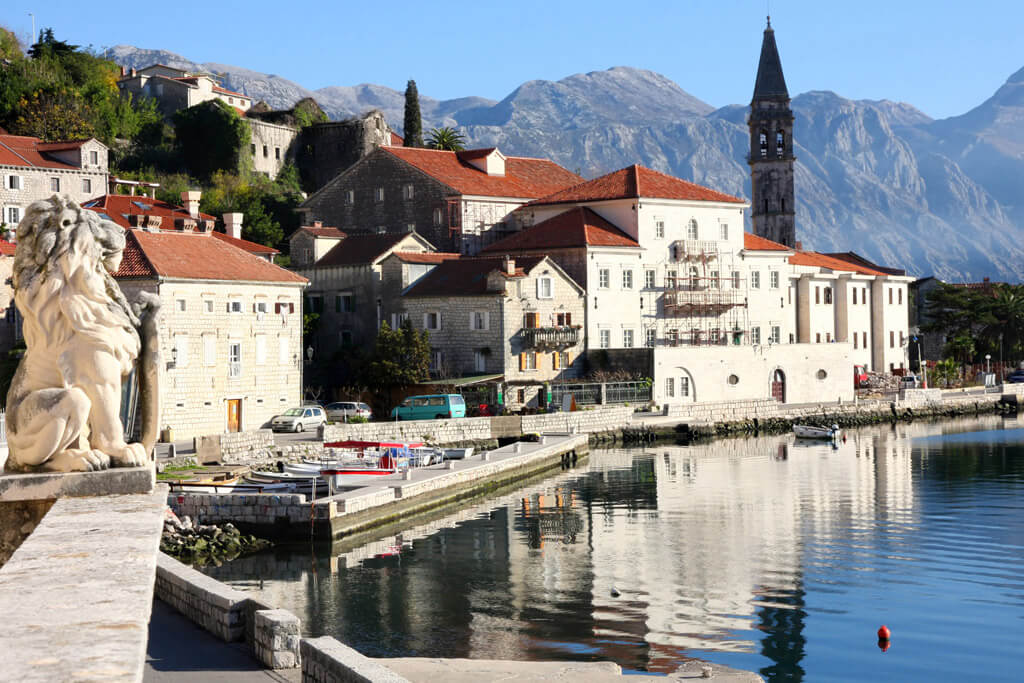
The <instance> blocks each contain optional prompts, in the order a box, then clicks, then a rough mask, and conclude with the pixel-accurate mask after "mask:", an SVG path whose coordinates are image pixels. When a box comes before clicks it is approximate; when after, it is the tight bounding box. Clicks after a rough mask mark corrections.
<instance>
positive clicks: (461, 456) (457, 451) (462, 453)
mask: <svg viewBox="0 0 1024 683" xmlns="http://www.w3.org/2000/svg"><path fill="white" fill-rule="evenodd" d="M471 455H473V447H472V446H470V447H469V448H446V449H444V459H445V460H465V459H466V458H468V457H469V456H471Z"/></svg>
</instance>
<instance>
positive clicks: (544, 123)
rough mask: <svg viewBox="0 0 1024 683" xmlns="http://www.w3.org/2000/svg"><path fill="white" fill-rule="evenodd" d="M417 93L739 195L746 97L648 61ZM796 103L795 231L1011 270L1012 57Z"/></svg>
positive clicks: (282, 94)
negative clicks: (484, 92) (659, 69)
mask: <svg viewBox="0 0 1024 683" xmlns="http://www.w3.org/2000/svg"><path fill="white" fill-rule="evenodd" d="M107 56H108V57H109V58H111V59H114V60H115V61H117V62H118V63H121V64H124V65H127V66H135V67H141V66H146V65H148V64H152V63H153V62H161V63H164V64H169V65H172V66H179V67H181V68H186V69H192V70H206V71H211V72H213V73H216V74H218V75H219V76H220V77H221V78H222V79H223V81H224V84H225V85H226V86H227V87H229V88H233V89H237V90H240V91H242V92H245V93H246V94H248V95H250V96H252V97H254V98H256V99H263V100H265V101H267V103H268V104H270V105H271V106H273V107H288V106H291V104H292V103H294V102H295V101H296V100H298V99H300V98H302V97H307V96H312V97H314V98H316V100H317V101H318V102H320V104H321V106H322V107H323V108H324V109H325V110H326V111H327V112H328V114H329V115H330V116H331V117H332V118H335V119H338V118H344V117H347V116H352V115H355V114H360V113H363V112H365V111H366V110H368V109H370V108H378V109H381V110H382V111H383V112H384V113H385V115H386V116H387V118H388V120H389V121H390V122H391V123H392V125H393V126H395V127H396V129H397V128H398V127H400V125H401V121H402V107H403V105H404V98H403V95H402V93H401V92H398V91H396V90H392V89H390V88H385V87H383V86H377V85H368V84H364V85H358V86H351V87H337V86H332V87H328V88H322V89H320V90H317V91H310V90H308V89H306V88H303V87H302V86H300V85H298V84H296V83H294V82H292V81H289V80H287V79H284V78H281V77H280V76H275V75H266V74H260V73H255V72H252V71H248V70H245V69H241V68H238V67H233V66H228V65H221V64H195V63H193V62H190V61H188V60H186V59H184V58H182V57H180V56H178V55H175V54H173V53H169V52H166V51H162V50H141V49H138V48H133V47H130V46H117V47H115V48H112V49H110V50H109V51H108V52H107ZM751 81H753V73H752V74H751ZM420 106H421V110H422V113H423V119H424V128H425V129H429V128H430V127H432V126H435V125H450V126H459V127H461V128H462V129H463V130H464V131H465V133H466V134H467V136H468V138H469V140H470V142H471V143H472V144H473V145H475V146H489V145H497V146H499V147H500V148H501V149H502V150H503V151H505V152H506V153H510V154H518V155H526V156H540V157H548V158H551V159H554V160H556V161H558V162H559V163H561V164H562V165H564V166H566V167H567V168H570V169H572V170H576V171H578V172H580V173H582V174H583V175H585V176H587V177H592V176H596V175H598V174H601V173H604V172H607V171H611V170H615V169H617V168H621V167H623V166H626V165H628V164H631V163H641V164H644V165H646V166H649V167H651V168H655V169H658V170H661V171H665V172H667V173H672V174H674V175H677V176H679V177H682V178H686V179H689V180H693V181H695V182H698V183H701V184H704V185H709V186H711V187H714V188H716V189H719V190H722V191H725V192H730V193H733V194H737V195H740V196H744V197H749V196H750V179H749V168H748V167H747V164H746V154H747V152H748V149H747V129H746V124H745V123H744V120H745V116H746V112H747V107H746V106H742V105H730V106H727V107H723V108H721V109H717V110H715V109H713V108H712V107H710V106H709V105H707V104H706V103H704V102H701V101H700V100H699V99H697V98H695V97H693V96H692V95H690V94H689V93H687V92H685V91H684V90H682V89H681V88H680V87H679V86H678V85H676V84H675V83H673V82H672V81H670V80H669V79H667V78H665V77H664V76H661V75H659V74H656V73H653V72H650V71H643V70H639V69H632V68H628V67H616V68H613V69H609V70H607V71H600V72H593V73H589V74H577V75H574V76H570V77H568V78H564V79H562V80H560V81H557V82H551V81H529V82H527V83H524V84H523V85H521V86H520V87H519V88H517V89H516V90H515V91H514V92H512V93H511V94H509V95H508V97H506V98H505V99H503V100H502V101H500V102H494V101H492V100H487V99H484V98H476V97H467V98H461V99H457V100H446V101H438V100H435V99H431V98H429V97H423V96H421V105H420ZM793 110H794V113H795V116H796V130H795V140H796V144H797V158H798V161H797V178H796V181H797V185H796V191H797V212H798V213H797V235H798V238H799V239H801V240H802V241H803V243H804V246H805V247H807V248H813V249H818V250H821V251H847V250H853V251H857V252H858V253H861V254H862V255H864V256H866V257H867V258H869V259H872V260H877V261H879V262H882V263H885V264H891V265H898V266H900V267H906V268H907V269H908V271H909V272H910V273H911V274H914V275H932V274H934V275H937V276H939V277H942V278H944V279H947V280H952V281H962V280H976V279H980V278H981V277H991V278H993V279H1005V280H1012V281H1020V280H1022V279H1024V70H1022V71H1020V72H1018V73H1017V74H1014V75H1013V76H1011V77H1010V79H1009V80H1008V81H1007V82H1006V84H1005V85H1004V86H1003V87H1002V88H1000V89H999V90H998V91H997V92H996V93H995V94H994V95H993V96H992V98H990V99H989V100H987V101H986V102H984V103H982V104H981V105H980V106H978V107H977V108H975V109H973V110H971V111H969V112H967V113H966V114H964V115H963V116H959V117H955V118H950V119H945V120H941V121H933V120H931V119H930V118H928V117H927V116H926V115H925V114H923V113H922V112H920V111H918V110H917V109H915V108H914V107H912V106H910V105H908V104H904V103H899V102H890V101H887V100H883V101H871V100H857V101H854V100H848V99H845V98H843V97H840V96H839V95H837V94H835V93H832V92H809V93H804V94H802V95H799V96H798V97H796V98H795V99H794V101H793Z"/></svg>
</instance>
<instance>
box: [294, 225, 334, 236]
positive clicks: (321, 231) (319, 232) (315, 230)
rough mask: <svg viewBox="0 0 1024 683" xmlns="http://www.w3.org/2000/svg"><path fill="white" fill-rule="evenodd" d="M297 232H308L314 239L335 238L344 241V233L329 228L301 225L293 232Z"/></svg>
mask: <svg viewBox="0 0 1024 683" xmlns="http://www.w3.org/2000/svg"><path fill="white" fill-rule="evenodd" d="M299 231H302V232H308V233H309V234H311V235H313V236H315V237H337V238H339V239H344V237H345V233H343V232H342V231H341V230H338V229H337V228H330V227H327V226H322V227H317V226H315V225H303V226H302V227H301V228H299V229H298V230H296V231H295V232H299ZM292 234H294V233H292Z"/></svg>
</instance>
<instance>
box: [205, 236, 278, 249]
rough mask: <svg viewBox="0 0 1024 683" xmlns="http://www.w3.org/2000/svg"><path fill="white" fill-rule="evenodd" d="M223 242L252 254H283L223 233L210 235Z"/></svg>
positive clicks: (263, 245)
mask: <svg viewBox="0 0 1024 683" xmlns="http://www.w3.org/2000/svg"><path fill="white" fill-rule="evenodd" d="M210 234H212V235H213V236H214V237H216V238H217V239H219V240H220V241H222V242H227V243H228V244H230V245H232V246H235V247H238V248H239V249H245V250H246V251H247V252H249V253H250V254H280V253H281V252H280V251H278V250H277V249H274V248H273V247H268V246H266V245H265V244H259V243H258V242H250V241H249V240H243V239H239V238H237V237H232V236H231V235H228V234H225V233H223V232H213V233H210Z"/></svg>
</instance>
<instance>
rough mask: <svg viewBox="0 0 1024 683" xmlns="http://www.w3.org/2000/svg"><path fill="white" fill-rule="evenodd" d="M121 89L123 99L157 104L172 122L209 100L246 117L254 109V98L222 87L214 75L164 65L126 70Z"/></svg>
mask: <svg viewBox="0 0 1024 683" xmlns="http://www.w3.org/2000/svg"><path fill="white" fill-rule="evenodd" d="M117 87H118V90H120V91H121V94H122V95H131V96H132V97H133V98H134V99H139V98H142V97H148V98H151V99H154V100H156V103H157V108H158V109H159V110H160V112H161V113H162V114H163V115H164V116H166V117H168V118H170V117H171V116H173V115H174V113H175V112H176V111H179V110H181V109H188V108H189V107H194V106H195V105H197V104H201V103H203V102H208V101H209V100H221V101H222V102H224V103H225V104H227V105H229V106H231V107H234V108H235V109H236V110H237V111H238V113H239V114H242V115H243V116H244V115H245V112H246V111H248V109H249V107H251V106H252V98H251V97H249V96H248V95H245V94H243V93H240V92H235V91H234V90H228V89H227V88H224V87H222V86H221V84H220V83H219V82H218V81H217V80H216V79H215V78H214V77H213V76H211V75H210V74H194V73H190V72H188V71H185V70H184V69H176V68H174V67H171V66H166V65H164V64H151V65H150V66H147V67H145V68H143V69H138V70H136V69H126V68H124V67H122V68H121V78H120V79H118V81H117Z"/></svg>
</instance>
